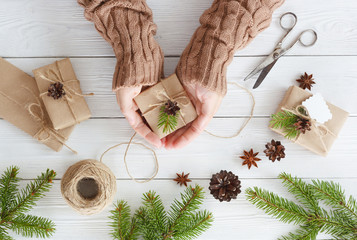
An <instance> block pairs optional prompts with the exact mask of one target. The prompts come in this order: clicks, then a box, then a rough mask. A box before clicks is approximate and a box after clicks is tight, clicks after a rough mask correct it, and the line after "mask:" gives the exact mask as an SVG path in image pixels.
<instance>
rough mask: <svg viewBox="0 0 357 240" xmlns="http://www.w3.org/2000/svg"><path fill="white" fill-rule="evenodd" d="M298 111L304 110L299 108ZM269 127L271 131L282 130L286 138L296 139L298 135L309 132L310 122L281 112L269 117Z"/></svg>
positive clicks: (286, 112)
mask: <svg viewBox="0 0 357 240" xmlns="http://www.w3.org/2000/svg"><path fill="white" fill-rule="evenodd" d="M299 111H304V109H302V108H301V109H299ZM301 113H303V112H301ZM305 114H306V112H305ZM270 127H272V128H273V129H283V133H284V134H285V137H286V138H288V139H296V138H298V137H299V135H300V134H305V132H306V131H310V130H311V122H310V121H309V120H308V119H304V118H301V117H299V116H297V115H295V114H294V113H291V112H288V111H285V110H283V111H280V112H278V113H276V114H272V115H271V120H270Z"/></svg>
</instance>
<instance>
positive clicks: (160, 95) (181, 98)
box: [142, 84, 190, 125]
mask: <svg viewBox="0 0 357 240" xmlns="http://www.w3.org/2000/svg"><path fill="white" fill-rule="evenodd" d="M162 86H163V87H164V89H162V90H160V91H157V92H156V97H157V99H159V100H160V102H159V103H155V104H150V105H149V107H150V108H149V109H148V110H147V111H146V112H144V113H142V115H143V116H146V115H148V114H149V113H151V112H152V111H154V110H156V109H157V108H158V107H161V106H163V105H164V104H165V103H166V102H167V101H168V100H170V101H172V102H177V105H178V106H179V107H180V106H181V107H180V108H181V109H182V107H185V106H187V105H188V104H189V103H190V100H189V98H188V97H187V95H186V93H185V91H182V92H179V93H178V94H176V95H174V96H173V97H170V96H169V95H168V94H167V91H166V90H165V89H166V88H165V85H164V84H162ZM178 114H179V117H180V119H181V121H182V122H183V123H184V124H185V125H187V122H186V121H185V118H184V113H182V112H181V111H178Z"/></svg>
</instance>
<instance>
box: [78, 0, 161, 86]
mask: <svg viewBox="0 0 357 240" xmlns="http://www.w3.org/2000/svg"><path fill="white" fill-rule="evenodd" d="M78 3H79V4H80V5H81V6H82V7H84V9H85V11H84V15H85V17H86V18H87V19H88V20H89V21H92V22H94V25H95V28H96V29H97V30H98V32H99V33H100V34H101V35H102V36H103V38H104V39H105V40H106V41H108V42H109V43H110V44H111V45H112V47H113V50H114V52H115V56H116V58H117V64H116V67H115V72H114V77H113V90H114V91H116V90H117V89H119V88H121V87H131V86H140V85H153V84H155V83H156V82H157V81H158V80H159V79H160V78H161V75H162V71H163V62H164V57H163V53H162V50H161V48H160V46H159V44H158V43H157V42H156V40H155V39H154V36H155V34H156V28H157V27H156V25H155V24H154V22H153V17H152V11H151V9H150V8H149V7H148V6H147V4H146V1H145V0H78Z"/></svg>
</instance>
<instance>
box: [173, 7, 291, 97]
mask: <svg viewBox="0 0 357 240" xmlns="http://www.w3.org/2000/svg"><path fill="white" fill-rule="evenodd" d="M283 2H284V0H214V2H213V4H212V6H211V7H210V8H209V9H207V10H206V11H205V12H204V13H203V15H202V16H201V18H200V23H201V26H200V27H198V29H197V30H196V32H195V33H194V35H193V37H192V39H191V41H190V43H189V44H188V46H187V47H186V49H185V50H184V52H183V54H182V56H181V59H180V61H179V64H178V66H177V69H176V73H177V75H178V77H179V79H180V80H181V81H182V82H184V83H199V84H200V85H202V86H204V87H206V88H208V89H210V90H212V91H216V92H218V93H219V94H222V95H225V94H226V92H227V83H226V72H227V66H228V65H229V64H230V63H231V62H232V59H233V56H234V53H235V52H236V51H237V50H239V49H242V48H244V47H245V46H247V44H248V43H250V41H251V40H252V39H254V38H255V36H257V35H258V33H260V32H261V31H263V30H264V29H265V28H267V27H268V26H269V25H270V22H271V18H272V14H273V11H274V10H275V9H276V8H278V7H279V6H280V5H281V4H283Z"/></svg>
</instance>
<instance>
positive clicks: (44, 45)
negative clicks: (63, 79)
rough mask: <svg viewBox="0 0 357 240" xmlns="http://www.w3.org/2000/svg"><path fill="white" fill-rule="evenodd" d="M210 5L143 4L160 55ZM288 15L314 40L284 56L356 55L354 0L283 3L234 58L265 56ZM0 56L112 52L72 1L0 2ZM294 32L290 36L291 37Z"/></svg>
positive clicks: (152, 0) (173, 0)
mask: <svg viewBox="0 0 357 240" xmlns="http://www.w3.org/2000/svg"><path fill="white" fill-rule="evenodd" d="M211 2H212V1H211V0H195V1H191V0H180V1H177V0H165V1H158V0H148V5H149V6H150V7H151V8H152V10H153V13H154V20H155V23H156V24H157V25H158V33H157V37H156V38H157V40H158V42H159V43H160V45H161V46H162V49H163V50H164V52H165V55H169V56H172V55H174V56H179V55H181V53H182V51H183V49H184V48H185V47H186V45H187V44H188V42H189V39H190V38H191V36H192V34H193V32H194V31H195V29H196V28H197V26H198V24H199V22H198V19H199V16H200V15H201V14H202V12H203V11H204V10H205V9H206V8H208V7H209V6H210V5H211ZM287 11H293V12H294V13H296V15H297V16H298V17H299V22H298V25H297V30H299V31H301V30H304V29H306V28H313V29H315V30H316V31H317V33H318V35H319V41H318V42H317V44H316V46H314V47H313V48H310V49H306V48H303V47H301V46H297V47H296V48H295V49H293V50H292V51H291V52H290V53H289V55H356V54H357V31H356V29H357V15H356V14H355V13H356V11H357V6H356V3H355V0H344V1H339V0H314V1H311V0H299V2H298V3H297V2H295V1H293V0H287V1H286V3H285V4H284V5H283V6H282V7H280V8H279V9H278V10H277V11H276V12H275V14H274V19H273V22H272V25H271V27H270V28H269V29H268V30H266V31H265V32H263V33H262V34H261V35H259V36H258V37H257V38H256V39H255V40H254V42H253V43H252V44H251V45H250V46H249V47H247V48H246V49H244V50H242V51H240V52H238V53H237V54H239V55H262V54H269V53H270V52H271V51H272V50H273V48H274V46H275V44H276V42H277V41H278V40H279V39H280V37H281V36H282V34H283V31H282V30H281V28H280V26H279V23H278V17H279V16H280V15H281V14H282V13H285V12H287ZM0 29H1V33H6V34H5V35H3V37H1V38H0V46H6V47H3V48H1V51H0V55H1V56H12V57H25V56H26V57H38V56H113V51H112V49H111V47H110V46H109V44H107V43H106V42H105V41H103V39H102V38H101V37H100V36H99V34H98V33H97V32H96V31H95V29H94V27H93V24H92V23H90V22H88V21H86V20H85V19H84V17H83V9H82V8H81V7H80V6H79V5H78V4H77V1H76V0H67V1H47V0H31V1H28V0H16V1H6V0H2V1H0ZM299 31H296V32H295V34H294V36H292V37H296V36H297V34H298V33H299Z"/></svg>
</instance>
